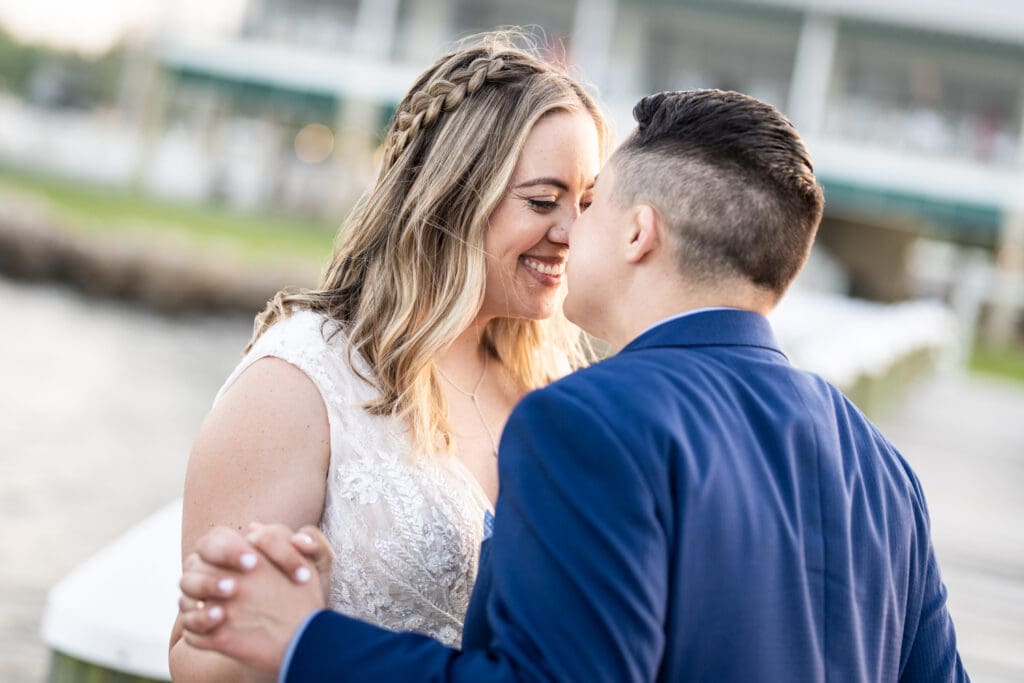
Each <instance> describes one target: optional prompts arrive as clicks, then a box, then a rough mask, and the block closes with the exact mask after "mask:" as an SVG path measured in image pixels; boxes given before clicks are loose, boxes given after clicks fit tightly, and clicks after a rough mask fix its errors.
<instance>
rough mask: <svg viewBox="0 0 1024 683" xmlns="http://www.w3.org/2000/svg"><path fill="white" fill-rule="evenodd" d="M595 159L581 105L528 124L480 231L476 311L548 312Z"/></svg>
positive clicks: (538, 315)
mask: <svg viewBox="0 0 1024 683" xmlns="http://www.w3.org/2000/svg"><path fill="white" fill-rule="evenodd" d="M600 162H601V155H600V145H599V143H598V137H597V127H596V126H595V125H594V120H593V119H592V118H591V117H590V115H589V114H588V113H586V112H573V113H569V112H555V113H552V114H548V115H547V116H544V117H543V118H542V119H541V120H540V121H538V122H537V123H536V125H534V127H533V130H532V131H530V135H529V136H528V137H527V138H526V144H525V145H524V146H523V151H522V154H521V155H520V156H519V161H518V162H517V164H516V169H515V172H514V173H513V174H512V181H511V183H510V184H509V188H508V191H507V193H506V195H505V197H504V199H502V200H501V202H500V203H499V204H498V206H497V208H495V210H494V213H492V214H491V218H490V222H489V225H488V228H487V234H486V236H485V237H484V249H485V250H486V252H487V285H486V290H485V292H484V304H483V309H482V311H481V314H482V315H484V316H488V317H506V318H527V319H530V320H540V319H543V318H547V317H550V316H551V315H552V314H554V312H555V310H556V308H557V306H558V305H559V304H560V299H561V297H560V294H561V292H562V289H563V288H562V284H563V282H564V280H565V261H566V256H567V254H568V250H569V228H570V226H571V225H572V223H573V221H575V220H576V218H577V217H578V216H579V215H580V212H582V211H583V210H584V209H586V207H587V206H588V205H589V203H590V197H591V194H592V193H593V190H594V178H595V177H596V176H597V172H598V169H599V167H600Z"/></svg>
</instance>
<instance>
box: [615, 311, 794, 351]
mask: <svg viewBox="0 0 1024 683" xmlns="http://www.w3.org/2000/svg"><path fill="white" fill-rule="evenodd" d="M665 346H676V347H692V346H756V347H760V348H763V349H768V350H770V351H775V352H776V353H779V354H781V355H782V356H783V357H785V355H786V354H784V353H783V352H782V349H780V348H779V344H778V342H777V341H775V334H774V333H773V332H772V327H771V325H770V324H769V322H768V319H767V318H765V317H764V316H763V315H761V314H760V313H754V312H753V311H744V310H740V309H738V308H729V309H714V310H709V311H699V312H696V313H694V314H693V315H686V316H682V317H677V318H670V319H668V320H666V321H665V322H662V323H660V324H658V325H655V326H654V327H652V328H650V329H648V330H646V331H645V332H643V333H642V334H640V336H639V337H637V338H636V339H634V340H633V341H631V342H630V343H629V344H627V345H626V347H625V348H624V349H622V351H621V353H627V352H629V351H638V350H640V349H650V348H657V347H665Z"/></svg>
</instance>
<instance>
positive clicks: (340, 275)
mask: <svg viewBox="0 0 1024 683" xmlns="http://www.w3.org/2000/svg"><path fill="white" fill-rule="evenodd" d="M519 37H520V34H512V33H509V32H502V33H492V34H487V35H485V36H483V37H482V38H477V39H475V42H473V43H472V44H470V45H468V46H466V47H462V48H460V49H457V50H455V51H453V52H450V53H449V54H446V55H444V56H443V57H441V58H439V59H438V60H437V61H436V62H435V63H434V65H433V66H431V67H430V68H429V69H427V70H426V71H425V72H424V73H423V74H422V75H420V77H419V78H418V79H417V80H416V82H415V83H414V84H413V86H412V88H411V89H410V90H409V92H408V93H407V94H406V96H405V98H404V99H403V100H402V101H401V103H400V104H399V105H398V109H397V111H396V113H395V115H394V117H393V118H392V120H391V125H390V128H389V130H388V132H387V136H386V138H385V143H384V145H385V146H384V154H383V164H382V167H381V169H380V172H379V174H378V177H377V180H376V182H375V184H374V186H373V188H372V189H371V190H370V191H369V192H368V193H366V194H365V195H364V196H363V198H362V199H361V200H360V201H359V203H358V204H357V205H356V207H355V208H354V209H353V211H352V213H351V214H350V215H349V217H348V219H347V221H346V222H345V224H344V225H343V227H342V230H341V231H340V232H339V239H338V241H337V244H336V246H335V251H334V255H333V258H332V260H331V263H330V265H329V266H328V268H327V270H326V272H325V273H324V276H323V278H322V279H321V282H320V285H319V287H318V288H317V289H314V290H303V291H290V290H285V291H282V292H279V293H278V294H277V295H276V296H275V297H274V298H273V299H271V301H269V302H268V304H267V308H266V309H265V310H264V311H263V312H262V313H261V314H260V315H259V316H257V318H256V322H255V326H254V334H253V339H252V341H250V343H249V347H251V346H252V343H253V342H254V341H255V340H256V339H257V338H258V337H259V336H260V335H261V334H262V333H263V332H264V331H265V330H266V329H267V328H268V327H270V326H271V325H273V324H274V323H275V322H276V321H278V320H280V319H281V318H282V317H285V316H287V315H290V312H291V309H292V307H297V308H304V309H311V310H314V311H318V312H321V313H323V314H325V315H326V316H327V317H328V318H330V319H332V320H334V321H337V322H338V323H340V324H341V326H342V328H343V329H344V331H345V334H346V335H347V337H348V341H349V359H348V361H349V364H350V365H352V367H353V368H355V367H356V366H355V364H354V363H353V362H352V361H353V359H352V354H354V353H358V354H360V355H361V356H362V358H363V359H364V360H365V361H366V362H367V363H368V364H369V366H370V367H371V368H373V371H374V373H375V376H374V377H372V378H369V377H368V378H366V379H367V380H368V381H371V382H372V383H374V384H375V386H376V387H377V388H378V389H379V392H380V395H379V397H378V398H377V399H375V400H373V401H370V402H369V403H367V404H366V405H364V406H363V407H364V408H365V409H366V410H368V411H369V412H370V413H371V414H373V415H397V416H400V417H401V418H404V419H405V420H406V421H407V423H408V425H409V428H410V430H411V436H412V440H413V443H414V445H415V447H416V449H417V450H418V451H423V452H432V451H434V450H436V449H437V448H438V447H439V446H440V445H441V444H444V445H445V447H446V448H447V447H449V446H450V445H451V443H452V439H451V436H450V427H449V424H448V419H447V412H448V410H447V404H446V402H445V399H444V394H443V393H442V390H441V385H440V381H439V379H438V375H437V372H436V369H435V366H434V357H435V355H436V354H437V353H438V352H439V351H440V350H442V349H443V348H444V347H445V346H447V345H448V344H450V343H451V342H452V341H454V340H455V339H456V338H457V337H458V336H459V334H461V333H462V332H463V331H464V330H465V329H466V328H467V327H468V326H469V325H470V324H471V323H472V321H473V320H474V318H475V317H476V315H477V313H478V312H479V310H480V307H481V305H482V302H483V297H484V287H485V254H484V249H483V244H484V233H485V231H486V229H487V224H488V219H489V217H490V215H491V213H492V212H493V211H494V209H495V207H496V206H497V205H498V203H499V202H500V201H501V199H502V198H503V197H504V195H505V194H506V192H507V188H508V186H509V184H510V182H511V179H512V173H513V171H514V169H515V166H516V164H517V162H518V159H519V155H520V152H521V151H522V149H523V145H524V144H525V141H526V138H527V136H528V135H529V133H530V131H531V129H532V128H533V126H534V125H535V124H536V123H537V121H538V120H539V119H540V118H541V117H543V116H545V115H547V114H549V113H552V112H558V111H569V112H574V111H586V112H588V113H589V114H590V115H591V117H592V118H593V119H594V123H595V126H596V127H597V130H598V136H599V140H600V142H601V147H602V155H603V153H604V148H605V145H606V139H607V128H606V124H605V121H604V118H603V117H602V115H601V112H600V111H599V110H598V108H597V105H596V104H595V103H594V101H593V99H592V98H591V97H589V96H588V95H587V93H586V91H585V90H584V89H583V88H582V87H581V86H580V85H579V84H578V83H577V82H576V81H574V80H573V79H572V78H570V77H569V76H568V75H567V74H565V73H564V72H563V71H561V70H559V69H557V68H555V67H554V66H552V65H550V64H548V63H545V62H543V61H541V60H540V59H538V58H537V57H535V56H534V55H533V54H531V53H530V52H528V51H527V50H524V49H520V48H517V47H516V46H515V42H514V41H515V40H516V39H517V38H519ZM483 342H484V344H485V346H486V347H487V349H488V350H489V351H490V353H492V354H493V356H494V357H496V358H497V359H499V360H500V361H501V362H502V363H503V364H504V365H505V366H506V367H507V368H508V370H509V372H510V374H511V376H512V378H513V379H514V380H515V382H516V383H517V384H518V385H519V387H520V388H521V389H522V390H523V391H528V390H530V389H535V388H537V387H540V386H543V385H544V384H547V383H548V382H551V381H552V380H554V379H557V378H558V377H560V376H561V375H563V374H564V373H565V371H566V370H567V369H568V368H567V367H566V359H568V365H569V367H570V368H575V367H579V366H581V365H583V364H584V363H585V356H584V352H583V348H582V346H581V345H582V340H581V335H580V332H579V330H578V328H576V327H575V326H573V325H571V324H570V323H569V322H568V321H567V320H566V319H565V318H564V316H563V315H562V314H561V312H558V313H556V314H555V315H554V316H553V317H552V318H550V319H548V320H544V321H535V320H521V319H511V318H496V319H494V320H492V321H491V322H490V323H489V324H488V325H487V327H486V328H485V330H484V332H483ZM249 347H247V350H248V348H249Z"/></svg>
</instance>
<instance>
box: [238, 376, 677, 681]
mask: <svg viewBox="0 0 1024 683" xmlns="http://www.w3.org/2000/svg"><path fill="white" fill-rule="evenodd" d="M619 439H620V435H619V434H617V433H616V431H615V430H613V429H612V427H611V426H610V425H609V424H608V423H607V421H606V420H605V418H604V417H603V416H600V415H598V414H597V413H596V412H595V411H594V410H593V409H591V408H590V407H588V406H586V405H584V404H583V403H582V402H581V401H580V400H579V399H577V398H576V397H574V396H573V395H571V394H569V393H568V392H566V391H565V390H564V389H561V388H559V387H552V388H549V389H546V390H542V391H539V392H534V393H533V394H531V395H530V396H528V397H527V398H526V399H524V401H523V402H522V403H521V404H520V405H519V406H518V407H517V408H516V410H515V411H514V412H513V414H512V416H511V417H510V419H509V422H508V425H507V426H506V429H505V433H504V436H503V438H502V444H501V451H500V458H501V461H500V470H501V495H500V497H499V500H498V506H497V513H496V516H495V528H494V536H493V538H492V539H491V541H490V543H491V544H492V552H493V553H494V558H493V559H494V562H493V567H492V568H493V576H492V581H493V590H492V591H491V593H490V594H489V595H487V596H485V597H482V598H479V599H485V600H486V601H487V604H486V613H487V616H488V620H489V622H490V626H491V628H492V630H493V638H492V640H491V642H490V644H489V646H488V647H487V649H486V650H472V651H463V652H459V651H458V650H453V649H449V648H446V647H444V646H443V645H441V644H440V643H438V642H436V641H434V640H431V639H430V638H426V637H424V636H419V635H414V634H408V633H405V634H396V633H392V632H389V631H386V630H384V629H380V628H377V627H375V626H371V625H369V624H365V623H363V622H360V621H358V620H355V619H351V618H348V617H346V616H343V615H341V614H337V613H334V612H329V611H323V612H320V613H319V614H317V615H316V617H314V618H313V619H312V620H311V621H310V622H309V623H308V624H307V625H306V627H305V629H304V630H303V631H302V633H301V635H300V636H299V638H298V641H297V643H296V647H295V650H294V653H293V657H292V660H291V665H290V668H289V670H288V671H287V672H284V673H285V674H286V680H287V681H296V682H297V681H314V682H315V681H325V682H326V681H331V682H332V683H334V682H339V681H382V680H386V681H450V682H453V683H454V682H466V683H469V682H472V683H479V682H481V681H554V680H557V681H587V682H588V683H589V682H592V681H615V682H620V681H649V680H653V679H654V678H655V676H656V674H657V670H658V666H659V663H660V661H661V658H662V650H663V647H664V626H663V625H664V619H665V610H666V593H667V572H668V557H667V541H666V537H665V533H664V530H663V528H662V525H661V522H660V520H659V519H658V516H657V513H656V509H655V500H654V496H653V495H652V492H651V490H650V477H649V476H647V475H646V474H645V473H644V472H643V471H642V470H641V467H640V465H638V462H639V460H640V459H639V458H636V457H634V455H633V454H632V453H631V452H630V447H629V445H627V444H624V443H622V442H621V441H620V440H619ZM281 580H282V581H284V580H285V579H284V577H283V576H282V577H281ZM238 613H244V612H243V611H241V610H239V611H238ZM297 625H298V624H296V626H297ZM219 628H227V629H231V628H237V629H238V630H237V631H236V633H235V634H230V633H229V634H228V635H225V634H220V638H221V642H229V641H230V639H231V638H235V637H238V638H241V637H244V632H245V629H244V625H243V624H239V625H233V624H232V618H231V617H230V616H229V618H227V619H225V621H224V623H223V624H222V625H221V627H219ZM287 646H288V643H287V642H282V643H278V644H276V645H275V647H279V648H280V649H281V651H282V653H283V652H284V649H285V648H287Z"/></svg>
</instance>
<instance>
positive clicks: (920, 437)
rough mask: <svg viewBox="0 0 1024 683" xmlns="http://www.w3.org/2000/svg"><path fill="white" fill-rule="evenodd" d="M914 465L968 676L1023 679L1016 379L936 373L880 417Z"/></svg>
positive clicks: (1022, 515) (1022, 525)
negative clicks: (906, 398)
mask: <svg viewBox="0 0 1024 683" xmlns="http://www.w3.org/2000/svg"><path fill="white" fill-rule="evenodd" d="M878 422H879V426H880V427H881V429H882V431H883V432H884V433H885V434H886V436H888V437H889V439H890V440H891V441H892V442H893V443H894V444H895V445H896V447H897V448H899V449H900V451H901V452H902V453H903V455H904V456H905V457H906V458H907V460H908V461H909V462H910V464H911V466H912V467H913V468H914V470H915V471H916V472H917V474H918V477H919V478H920V480H921V484H922V486H923V487H924V492H925V496H926V498H927V500H928V506H929V510H930V512H931V520H932V535H933V538H934V541H935V547H936V554H937V556H938V558H939V565H940V567H941V569H942V572H943V577H944V579H945V582H946V587H947V588H948V589H949V608H950V612H951V614H952V615H953V620H954V622H955V624H956V627H957V634H958V636H959V640H960V652H961V655H962V656H963V659H964V663H965V665H966V666H967V670H968V672H969V673H970V674H971V677H972V678H973V679H974V680H975V681H979V682H984V683H1002V682H1006V683H1010V682H1011V681H1012V682H1018V683H1019V682H1020V681H1024V647H1022V646H1024V386H1022V385H1021V384H1019V383H1008V382H1005V381H1000V380H996V379H986V378H981V377H978V376H964V375H951V376H945V377H940V378H938V379H936V380H935V381H934V382H932V383H931V384H929V385H927V386H922V387H920V388H919V389H918V390H916V391H913V392H912V393H911V395H910V396H909V397H908V400H906V401H904V402H903V403H902V404H901V405H900V407H899V408H898V409H896V410H894V411H892V412H891V414H889V415H888V416H886V417H884V418H883V419H880V420H878Z"/></svg>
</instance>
